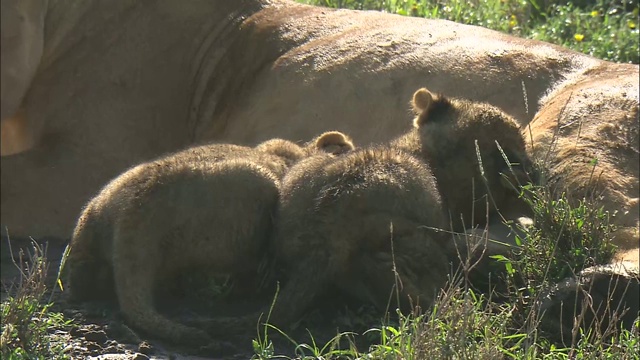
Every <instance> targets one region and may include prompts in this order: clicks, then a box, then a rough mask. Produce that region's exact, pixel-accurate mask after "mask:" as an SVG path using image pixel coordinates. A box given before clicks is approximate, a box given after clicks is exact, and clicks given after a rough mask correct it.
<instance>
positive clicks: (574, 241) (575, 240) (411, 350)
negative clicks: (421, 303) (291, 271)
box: [253, 185, 640, 360]
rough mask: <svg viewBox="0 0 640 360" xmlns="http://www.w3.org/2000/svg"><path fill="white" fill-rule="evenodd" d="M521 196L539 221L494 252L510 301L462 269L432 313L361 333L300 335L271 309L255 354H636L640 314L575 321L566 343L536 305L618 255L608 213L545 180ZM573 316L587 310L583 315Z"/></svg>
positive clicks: (494, 356)
mask: <svg viewBox="0 0 640 360" xmlns="http://www.w3.org/2000/svg"><path fill="white" fill-rule="evenodd" d="M522 196H524V197H526V199H527V201H528V202H529V204H530V205H531V207H532V209H533V212H534V218H535V225H533V226H530V227H526V228H523V229H522V230H523V231H524V233H525V235H526V236H525V238H526V239H527V241H524V240H522V239H519V240H518V242H519V244H518V245H519V246H517V247H515V248H514V249H513V251H512V252H511V255H507V256H500V257H499V258H497V259H496V260H498V261H499V262H501V263H502V264H503V265H504V266H505V267H506V268H507V269H508V271H505V274H507V278H505V279H504V280H505V281H506V283H507V284H508V285H507V286H508V294H507V296H506V299H507V300H506V301H500V302H495V301H492V299H490V298H486V297H485V296H484V295H480V294H477V293H475V292H474V291H473V290H471V289H469V288H468V287H466V286H464V282H463V280H462V279H461V277H460V278H458V279H457V280H455V281H453V283H454V285H453V286H448V287H447V288H446V289H444V290H443V291H442V293H441V295H440V297H439V299H438V300H437V301H436V304H435V305H434V306H433V307H432V308H431V309H428V311H427V312H425V313H421V312H419V311H416V312H414V313H413V314H408V315H403V314H400V313H398V314H397V315H398V316H397V317H396V318H397V319H398V320H397V321H394V322H393V323H390V322H389V321H388V319H389V315H387V319H386V320H382V322H381V325H380V326H376V327H372V328H371V329H369V330H368V331H366V332H364V333H363V334H361V335H358V334H355V333H351V332H340V333H337V335H336V337H334V338H333V339H331V340H329V341H328V342H327V343H323V344H317V343H316V342H315V341H312V342H311V343H299V342H298V341H296V340H294V339H292V338H291V337H289V336H288V335H286V334H284V333H283V332H282V331H281V330H280V329H277V328H275V327H273V326H271V325H269V324H268V316H267V322H266V324H265V325H264V327H262V328H259V333H258V336H257V339H256V340H254V343H253V348H254V351H255V355H254V357H253V358H254V359H260V360H267V359H281V358H294V359H416V360H417V359H638V358H639V355H638V354H640V337H639V335H638V332H637V329H639V328H640V318H638V319H636V323H635V329H636V330H635V331H628V330H624V329H618V328H614V327H609V328H607V329H606V330H605V331H604V332H602V331H600V330H597V329H595V330H594V329H591V328H588V327H582V326H581V325H582V324H580V323H576V324H575V325H574V328H573V329H571V332H572V333H574V334H577V335H576V336H575V338H573V340H572V341H570V343H568V344H566V345H560V344H561V341H560V340H558V337H557V335H558V334H556V333H553V331H554V330H555V326H556V324H557V323H558V321H559V320H558V319H556V318H544V317H543V316H541V315H540V314H539V313H538V312H539V311H538V309H539V308H538V304H539V303H538V302H537V300H538V299H539V298H540V297H541V296H543V295H544V291H545V290H546V289H548V287H549V285H550V284H554V283H557V282H558V281H560V280H563V279H565V278H567V277H568V276H570V275H571V274H574V273H577V272H578V271H580V270H581V269H583V268H586V267H589V266H593V265H599V264H605V263H607V262H609V261H610V260H611V258H612V255H613V251H614V248H613V245H612V244H611V239H612V236H613V234H612V231H613V230H614V228H613V227H612V226H611V224H610V223H609V214H608V213H607V212H605V211H604V210H602V208H601V207H599V206H598V204H597V203H594V202H591V201H587V200H586V199H581V200H577V201H569V199H567V197H566V196H565V195H564V194H560V195H558V196H557V197H554V196H552V195H551V194H550V193H549V191H548V188H547V187H544V186H537V187H533V186H531V185H524V186H523V187H522ZM571 204H575V205H571ZM462 273H464V271H463V272H461V274H462ZM574 315H575V316H576V317H577V318H581V314H574ZM549 324H550V325H551V326H549ZM552 328H553V329H552ZM270 331H275V332H276V333H278V334H281V335H284V336H285V337H286V338H287V339H288V340H289V341H290V342H291V348H293V349H294V353H295V354H296V355H295V356H294V357H287V356H282V355H280V356H278V355H277V354H278V349H276V348H275V347H274V344H273V342H271V341H270V340H269V333H270ZM372 334H373V335H375V337H376V340H375V341H374V345H371V346H369V347H368V348H365V349H358V348H357V346H356V345H355V344H356V339H357V338H358V336H369V337H371V335H372ZM311 338H312V339H313V337H311ZM345 339H347V341H346V344H348V345H347V346H345ZM286 350H288V351H290V350H291V349H286Z"/></svg>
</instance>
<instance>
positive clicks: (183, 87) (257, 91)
mask: <svg viewBox="0 0 640 360" xmlns="http://www.w3.org/2000/svg"><path fill="white" fill-rule="evenodd" d="M1 10H2V32H1V33H2V74H1V75H2V103H1V108H2V150H3V155H5V154H6V155H7V156H5V157H3V159H2V172H1V173H2V175H1V181H2V189H1V200H2V204H1V217H2V226H3V227H4V226H7V227H8V229H9V231H10V233H11V234H13V235H14V236H28V235H31V236H35V237H43V236H53V237H59V238H68V237H69V236H70V234H71V230H72V227H73V224H74V221H75V220H76V217H77V216H78V214H79V213H80V210H81V208H82V205H83V204H85V203H86V202H87V201H88V200H89V199H90V198H91V197H92V196H93V195H95V194H96V193H97V191H98V189H99V188H100V187H101V186H102V185H103V184H104V183H105V182H106V181H107V180H108V179H110V178H113V177H114V176H115V175H117V174H118V173H120V172H122V171H124V170H125V169H126V168H128V167H130V166H131V165H133V164H136V163H140V162H142V161H145V160H149V159H151V158H154V157H157V156H159V155H161V154H163V153H168V152H171V151H175V150H177V149H180V148H183V147H185V146H187V145H190V144H194V143H202V142H206V141H210V140H220V141H224V142H231V143H238V144H245V145H254V144H256V143H258V142H260V141H263V140H265V139H270V138H274V137H281V138H286V139H290V140H294V141H300V140H302V139H308V138H310V137H311V136H312V135H314V134H317V133H321V132H323V131H326V130H330V129H336V130H339V131H343V132H345V133H347V134H350V135H352V136H353V138H354V141H355V142H356V143H358V144H360V145H366V144H369V143H372V142H382V141H386V140H389V139H391V138H393V137H395V136H397V135H398V134H400V133H402V132H404V131H405V130H407V129H408V126H409V125H408V122H407V121H405V120H404V119H406V118H407V117H409V116H410V115H409V105H408V104H407V99H409V98H410V96H411V94H412V93H413V91H415V89H417V88H419V87H421V86H425V85H426V86H428V87H429V88H430V89H431V90H433V91H436V92H442V93H446V94H448V95H450V96H460V97H466V98H469V99H472V100H479V101H485V102H488V103H490V104H493V105H495V106H498V107H500V108H501V109H503V110H504V111H505V112H506V113H508V114H509V115H511V116H513V117H514V118H516V119H517V120H518V121H519V122H520V123H521V125H526V124H529V123H531V127H530V129H529V128H528V127H523V129H524V131H525V132H526V136H527V137H528V138H529V139H533V147H532V148H531V150H532V152H533V153H534V154H535V155H538V156H546V157H547V160H548V161H547V164H548V166H549V170H550V171H551V175H552V177H551V180H552V181H553V182H555V183H557V184H560V185H562V186H568V187H569V188H571V189H575V190H578V191H583V190H585V189H586V187H587V185H588V184H589V182H590V181H591V180H590V179H593V177H591V176H590V174H591V173H592V172H594V170H593V167H592V166H591V165H589V164H590V162H591V160H592V159H594V158H597V160H598V162H597V166H596V168H595V172H594V173H595V174H596V175H597V177H596V180H595V183H596V184H597V185H598V186H599V187H600V190H601V191H603V195H604V201H605V205H606V207H607V209H609V210H611V211H613V210H618V214H619V215H618V216H617V217H616V221H617V222H618V224H619V225H620V227H621V230H620V236H618V240H619V244H620V245H622V246H623V249H627V250H628V249H633V248H637V247H638V240H637V239H638V192H639V190H638V172H639V170H638V82H637V79H638V74H639V72H638V66H637V65H630V64H614V63H610V62H606V61H601V60H597V59H594V58H592V57H589V56H586V55H582V54H579V53H576V52H573V51H570V50H567V49H564V48H561V47H558V46H554V45H550V44H547V43H543V42H539V41H533V40H525V39H520V38H515V37H512V36H508V35H504V34H501V33H498V32H495V31H491V30H487V29H483V28H479V27H473V26H465V25H460V24H456V23H452V22H449V21H443V20H426V19H417V18H407V17H400V16H396V15H389V14H382V13H377V12H358V11H348V10H330V9H325V8H319V7H312V6H305V5H301V4H297V3H294V2H291V1H284V0H271V1H267V0H244V1H223V0H219V1H210V0H193V1H189V2H181V1H162V2H150V3H149V2H139V1H134V0H119V1H117V2H109V5H108V6H106V5H105V3H104V2H99V1H82V2H72V1H62V0H58V1H56V0H50V1H46V0H22V1H17V0H14V1H11V0H7V1H3V2H2V9H1ZM523 89H526V92H523ZM558 125H560V126H558ZM553 138H555V141H554V142H552V141H551V139H553ZM552 143H554V144H556V146H555V147H551V151H549V150H548V149H549V146H550V145H551V144H552ZM470 201H471V200H470ZM633 254H634V255H628V254H627V255H626V256H628V257H629V258H633V259H636V261H637V253H633ZM621 256H623V255H621ZM634 256H635V257H634Z"/></svg>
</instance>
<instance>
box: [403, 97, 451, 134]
mask: <svg viewBox="0 0 640 360" xmlns="http://www.w3.org/2000/svg"><path fill="white" fill-rule="evenodd" d="M411 106H412V107H413V112H414V113H415V114H416V117H415V118H414V119H413V126H414V127H416V128H419V127H421V126H423V125H425V124H427V122H429V123H432V122H439V121H442V120H443V119H447V118H448V116H446V114H447V113H449V112H450V111H451V110H452V106H453V105H452V103H451V100H449V98H447V97H446V96H444V95H440V94H434V93H432V92H431V91H429V90H427V89H426V88H421V89H418V90H417V91H416V92H415V93H414V94H413V99H411Z"/></svg>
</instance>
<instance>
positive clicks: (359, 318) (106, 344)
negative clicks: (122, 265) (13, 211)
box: [0, 236, 379, 360]
mask: <svg viewBox="0 0 640 360" xmlns="http://www.w3.org/2000/svg"><path fill="white" fill-rule="evenodd" d="M38 243H41V244H43V245H46V256H47V259H48V261H49V270H48V276H47V284H46V285H47V289H49V292H48V294H47V295H45V301H46V300H47V299H49V298H51V299H52V301H53V303H54V305H53V306H52V308H51V311H55V312H60V313H62V314H64V317H65V318H66V319H72V320H73V325H71V326H69V327H66V328H62V329H50V333H51V334H52V336H56V337H58V338H62V339H65V341H66V343H67V346H66V349H65V352H66V353H67V354H69V355H71V357H72V358H74V359H75V358H83V359H84V358H89V359H111V360H124V359H136V360H142V359H176V360H178V359H185V360H199V359H249V358H251V356H252V355H253V354H254V351H253V348H252V340H254V339H257V334H258V330H260V333H261V334H263V333H264V328H263V327H258V324H257V323H256V327H255V328H253V329H247V331H246V333H244V334H229V336H228V337H225V338H224V339H219V340H220V341H221V344H216V345H215V346H213V345H212V346H208V347H207V346H205V347H202V348H198V349H195V348H188V347H181V346H179V345H174V344H166V343H163V342H161V341H157V340H155V339H153V338H147V337H145V336H144V334H140V333H139V332H137V331H135V330H134V329H131V328H129V327H128V326H127V325H126V323H125V322H124V321H123V319H122V317H121V315H120V314H119V311H118V309H117V306H115V305H114V304H108V303H89V304H80V305H78V304H69V303H67V302H66V301H65V297H64V295H63V294H62V292H61V291H60V290H59V288H57V287H54V286H53V285H54V284H55V278H56V273H57V270H58V267H59V265H60V260H61V257H62V253H63V251H64V247H65V246H66V241H65V240H58V239H44V240H42V241H40V240H39V241H38ZM10 244H11V245H9V242H8V241H7V238H6V236H3V237H2V244H1V250H2V251H1V259H0V260H1V261H0V265H1V281H2V293H1V295H2V300H3V301H4V299H5V298H6V296H7V289H8V288H9V286H10V284H12V283H14V282H16V281H18V280H19V277H20V272H19V271H18V269H17V267H16V266H15V265H14V263H13V261H12V258H11V254H13V255H14V258H15V259H18V256H19V253H20V251H21V249H22V250H23V251H26V250H27V249H31V240H30V239H16V238H14V237H12V238H11V242H10ZM51 289H54V290H53V295H52V294H51ZM192 293H193V292H192ZM334 294H337V293H330V294H328V295H327V296H326V297H325V298H323V299H320V300H319V301H318V303H317V308H315V309H314V310H312V311H310V312H309V314H308V315H307V316H306V317H305V318H304V319H302V321H301V322H300V324H299V325H298V326H297V327H296V328H295V329H292V330H289V331H287V334H288V335H289V336H290V337H291V338H293V339H294V340H295V341H297V342H298V343H309V344H310V343H311V341H312V340H311V338H310V336H309V332H307V328H308V329H309V330H310V332H311V333H312V334H313V337H314V341H315V342H316V343H317V344H321V345H324V344H325V343H326V342H327V341H329V340H330V339H331V338H333V337H334V336H335V335H336V334H337V332H338V331H355V332H358V333H362V332H364V331H365V330H367V329H369V328H371V327H374V326H377V325H378V324H379V318H377V317H376V316H375V315H374V313H375V311H374V310H373V309H370V308H366V307H362V306H360V305H358V304H354V303H353V302H350V301H349V300H348V299H346V298H343V297H341V296H339V295H334ZM272 296H273V293H268V291H265V295H260V296H253V297H251V298H246V299H237V298H234V299H230V298H227V299H224V298H223V299H218V300H216V301H213V302H212V301H208V303H206V304H205V303H203V301H202V299H201V298H199V297H198V296H190V295H188V296H184V294H182V296H172V297H169V298H166V299H163V301H162V302H161V303H160V304H158V306H159V309H160V311H161V312H162V313H164V314H166V315H168V316H169V317H171V318H174V319H176V320H178V321H186V322H187V323H188V322H189V320H192V319H203V318H213V317H215V316H235V315H241V314H246V313H248V312H255V311H258V310H259V309H261V308H263V307H264V306H265V305H266V304H269V303H270V302H271V298H272ZM350 309H358V310H356V311H355V312H354V311H353V310H350ZM268 336H269V340H271V341H273V343H274V348H275V351H276V354H282V355H289V356H293V355H294V349H295V345H294V344H292V343H291V342H290V341H289V340H287V339H286V338H285V337H283V336H281V335H279V334H278V333H277V332H276V331H275V330H270V331H269V333H268ZM345 341H346V339H345ZM356 344H357V345H358V347H359V348H361V349H366V348H367V347H368V346H369V345H370V342H369V340H367V339H366V338H363V337H360V338H357V339H356ZM345 345H346V343H345Z"/></svg>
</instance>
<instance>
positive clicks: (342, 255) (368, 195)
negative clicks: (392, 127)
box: [270, 146, 449, 326]
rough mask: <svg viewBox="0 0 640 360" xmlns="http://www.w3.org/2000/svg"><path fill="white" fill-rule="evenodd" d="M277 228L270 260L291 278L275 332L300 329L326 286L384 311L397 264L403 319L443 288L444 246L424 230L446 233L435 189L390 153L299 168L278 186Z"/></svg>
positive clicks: (381, 150) (424, 173) (360, 153)
mask: <svg viewBox="0 0 640 360" xmlns="http://www.w3.org/2000/svg"><path fill="white" fill-rule="evenodd" d="M276 224H277V225H276V230H275V235H274V246H275V250H276V251H275V252H276V255H277V259H278V260H279V262H281V263H282V264H283V265H285V267H286V268H287V274H289V280H288V282H287V283H286V284H285V285H284V287H283V288H282V291H281V292H280V295H279V298H278V300H277V301H276V305H275V308H274V310H273V313H272V314H271V319H270V322H272V323H274V324H276V325H280V326H283V325H284V326H286V325H289V324H291V323H292V322H294V321H295V320H297V319H298V318H299V317H300V316H301V315H302V314H303V313H304V311H305V310H306V309H307V308H308V307H309V306H310V305H311V304H312V303H313V301H314V300H315V298H316V296H317V295H318V294H320V293H322V292H324V291H325V290H326V289H327V288H328V286H329V285H330V284H334V285H337V286H338V288H340V289H341V290H342V291H344V292H347V293H351V294H352V295H353V296H355V297H357V298H359V299H361V300H362V301H365V302H370V303H373V304H375V305H377V306H378V307H379V308H380V309H384V308H385V306H386V304H387V301H388V299H389V298H390V295H391V294H392V288H393V285H394V284H395V279H394V274H393V264H394V262H395V265H396V268H397V271H398V273H399V276H400V281H401V283H402V286H401V288H400V293H401V297H400V298H401V301H402V305H404V307H405V309H406V308H407V305H408V304H407V300H408V298H407V297H408V296H409V297H411V298H412V300H413V303H414V304H415V305H417V304H422V305H427V304H430V303H431V302H432V301H433V299H434V297H435V295H436V294H437V291H438V289H440V288H441V287H442V286H443V285H444V284H445V282H446V280H447V274H448V269H449V268H448V259H447V257H446V256H445V253H443V251H442V248H443V246H444V245H445V243H444V242H445V241H446V238H445V237H443V234H442V233H438V232H436V231H434V230H432V229H428V228H426V227H434V228H442V227H443V226H445V218H444V214H443V212H442V205H441V202H440V196H439V194H438V191H437V188H436V184H435V179H434V178H433V175H432V174H431V172H430V171H429V169H428V167H427V166H426V165H425V164H424V163H423V162H422V161H420V160H419V159H417V158H416V157H414V156H412V155H410V154H408V153H406V152H404V151H402V150H399V149H396V148H393V147H389V146H381V147H373V148H367V149H362V150H355V151H353V152H351V153H348V154H345V155H343V156H341V157H337V158H331V157H328V156H316V157H312V158H309V159H306V160H303V161H302V162H300V163H299V164H297V165H296V166H294V167H293V168H292V169H291V170H290V171H289V173H288V174H287V176H285V178H284V180H283V186H282V195H281V199H280V206H279V210H278V213H277V222H276ZM392 247H393V252H395V256H394V253H393V252H392ZM427 259H428V260H427ZM427 273H428V274H429V276H423V275H425V274H427Z"/></svg>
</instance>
